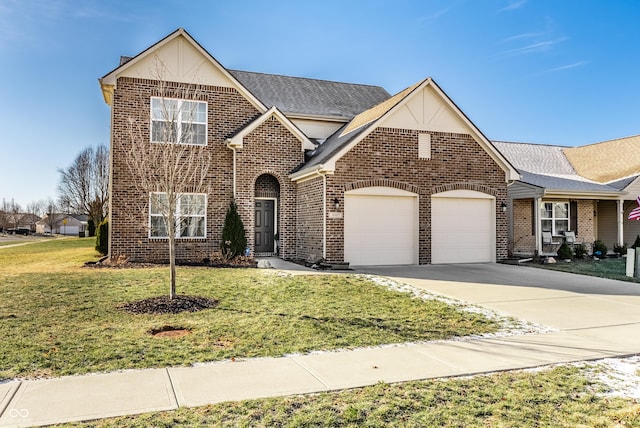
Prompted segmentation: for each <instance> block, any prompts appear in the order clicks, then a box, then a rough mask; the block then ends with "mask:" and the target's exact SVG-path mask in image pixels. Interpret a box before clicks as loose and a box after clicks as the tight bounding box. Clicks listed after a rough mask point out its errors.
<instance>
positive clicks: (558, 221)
mask: <svg viewBox="0 0 640 428" xmlns="http://www.w3.org/2000/svg"><path fill="white" fill-rule="evenodd" d="M540 219H541V220H542V231H543V232H551V234H552V235H554V236H561V235H563V234H564V232H566V231H568V230H569V203H568V202H544V203H543V204H542V207H541V213H540Z"/></svg>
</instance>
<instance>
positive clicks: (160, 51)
mask: <svg viewBox="0 0 640 428" xmlns="http://www.w3.org/2000/svg"><path fill="white" fill-rule="evenodd" d="M160 65H161V68H160ZM118 77H132V78H138V79H151V80H158V79H162V80H166V81H171V82H179V83H190V84H194V83H196V84H204V85H210V86H222V87H226V88H234V87H235V85H234V84H233V83H232V82H231V80H230V79H229V78H228V77H227V76H225V75H224V74H223V73H222V71H221V70H220V69H219V68H218V67H216V66H215V65H214V64H213V63H212V62H211V61H210V60H209V59H208V58H207V57H206V56H205V55H203V54H202V53H201V52H199V51H198V49H197V48H196V47H195V46H194V45H193V44H192V43H191V42H189V41H188V40H187V39H186V38H185V37H184V35H179V36H178V37H176V38H174V39H172V40H170V41H169V42H167V43H166V44H164V45H162V46H160V47H158V48H157V49H154V50H152V51H151V52H150V55H146V56H144V57H143V58H141V59H140V60H139V61H136V62H135V64H132V66H131V67H128V68H126V69H125V70H123V72H122V73H120V74H119V75H118Z"/></svg>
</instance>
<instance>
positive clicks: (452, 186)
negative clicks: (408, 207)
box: [431, 182, 499, 197]
mask: <svg viewBox="0 0 640 428" xmlns="http://www.w3.org/2000/svg"><path fill="white" fill-rule="evenodd" d="M451 190H473V191H474V192H480V193H486V194H487V195H491V196H493V197H498V196H499V191H498V189H494V188H493V187H490V186H487V185H484V184H479V183H468V182H464V183H449V184H443V185H440V186H434V187H433V188H432V189H431V194H433V195H435V194H437V193H442V192H449V191H451Z"/></svg>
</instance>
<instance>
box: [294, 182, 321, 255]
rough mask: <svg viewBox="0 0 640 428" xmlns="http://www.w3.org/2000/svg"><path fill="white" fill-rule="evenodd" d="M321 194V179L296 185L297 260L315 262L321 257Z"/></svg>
mask: <svg viewBox="0 0 640 428" xmlns="http://www.w3.org/2000/svg"><path fill="white" fill-rule="evenodd" d="M323 192H324V186H323V179H322V177H317V178H314V179H311V180H307V181H303V182H302V183H298V206H297V216H298V220H297V228H296V237H297V242H298V252H297V255H296V258H297V259H299V260H310V261H316V260H318V259H320V258H322V257H323V248H322V238H323V236H322V235H323V223H322V215H323V209H322V201H323Z"/></svg>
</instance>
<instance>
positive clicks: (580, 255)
mask: <svg viewBox="0 0 640 428" xmlns="http://www.w3.org/2000/svg"><path fill="white" fill-rule="evenodd" d="M573 251H574V255H575V258H576V259H584V256H586V255H587V247H585V246H584V244H576V245H574V247H573Z"/></svg>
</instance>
